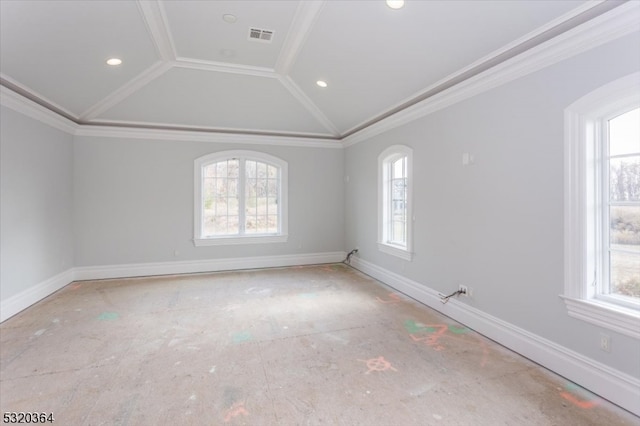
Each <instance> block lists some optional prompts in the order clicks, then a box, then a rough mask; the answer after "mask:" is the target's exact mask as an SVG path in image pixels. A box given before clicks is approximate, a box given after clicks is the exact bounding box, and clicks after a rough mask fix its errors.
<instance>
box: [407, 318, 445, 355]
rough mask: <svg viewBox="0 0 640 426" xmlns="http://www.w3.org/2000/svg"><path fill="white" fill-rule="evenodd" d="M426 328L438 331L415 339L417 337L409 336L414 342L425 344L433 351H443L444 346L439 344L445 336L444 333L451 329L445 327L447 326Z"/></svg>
mask: <svg viewBox="0 0 640 426" xmlns="http://www.w3.org/2000/svg"><path fill="white" fill-rule="evenodd" d="M424 327H425V328H433V329H436V331H435V332H434V333H429V334H427V335H425V336H421V337H415V335H413V334H409V336H410V337H411V339H412V340H413V341H414V342H424V343H425V344H426V345H427V346H430V347H432V348H433V349H435V350H436V351H438V352H440V351H441V350H443V349H444V346H442V345H441V344H440V343H439V342H440V338H441V337H442V336H443V335H444V333H446V332H447V330H448V329H449V327H448V326H447V325H445V324H435V325H425V326H424Z"/></svg>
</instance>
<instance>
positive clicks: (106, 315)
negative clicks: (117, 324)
mask: <svg viewBox="0 0 640 426" xmlns="http://www.w3.org/2000/svg"><path fill="white" fill-rule="evenodd" d="M119 316H120V315H118V313H117V312H103V313H101V314H100V315H98V319H99V320H100V321H114V320H117V319H118V317H119Z"/></svg>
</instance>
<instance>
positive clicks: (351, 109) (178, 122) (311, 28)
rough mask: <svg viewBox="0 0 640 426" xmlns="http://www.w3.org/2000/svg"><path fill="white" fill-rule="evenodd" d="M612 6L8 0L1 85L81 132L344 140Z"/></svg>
mask: <svg viewBox="0 0 640 426" xmlns="http://www.w3.org/2000/svg"><path fill="white" fill-rule="evenodd" d="M607 3H609V5H607V6H606V7H605V6H603V4H600V3H599V2H584V1H576V0H570V1H562V0H553V1H551V0H550V1H544V0H533V1H523V0H497V1H484V0H471V1H461V0H459V1H450V0H447V1H437V0H429V1H424V0H423V1H419V0H407V1H406V2H405V5H404V7H403V8H401V9H398V10H394V9H391V8H389V7H388V6H387V5H386V3H385V1H384V0H367V1H363V0H358V1H309V0H307V1H304V0H303V1H292V0H291V1H290V0H287V1H271V0H264V1H113V0H108V1H95V0H94V1H76V0H73V1H57V0H50V1H13V0H2V1H0V19H1V21H0V31H1V33H0V43H1V44H0V55H1V56H0V72H1V75H0V82H1V83H2V85H3V86H5V87H6V88H9V89H11V90H13V91H16V92H18V93H20V94H22V95H24V96H26V97H28V98H30V99H32V100H34V101H36V102H38V103H39V104H41V105H43V106H45V107H47V108H49V109H51V110H53V111H55V112H57V113H59V114H61V115H63V116H65V117H67V118H69V119H71V120H72V121H75V122H76V123H79V124H85V125H98V124H99V125H120V126H128V127H145V128H163V129H164V128H166V129H193V130H208V131H216V132H238V133H257V134H268V135H295V136H303V137H306V136H308V137H316V138H317V137H321V138H331V139H340V138H343V137H345V136H348V135H350V134H353V133H354V132H357V131H359V130H361V129H364V128H366V127H367V126H368V125H370V124H372V123H375V122H376V121H378V120H380V119H382V118H384V117H386V116H389V115H390V114H393V113H394V112H397V111H399V110H402V109H403V108H405V107H407V106H410V105H412V104H413V103H415V102H418V101H420V100H422V99H425V98H426V97H428V96H430V95H431V94H433V93H436V92H437V91H439V90H443V89H444V88H446V87H448V86H451V85H452V84H454V83H457V82H459V81H461V80H463V79H465V78H467V77H469V76H472V75H474V74H475V73H478V72H480V71H482V70H484V69H486V68H488V67H490V66H492V65H495V64H497V63H499V62H500V61H503V60H505V59H507V58H509V57H512V56H514V55H516V54H518V53H520V52H522V51H524V50H526V49H527V48H530V47H531V46H533V45H536V44H538V43H541V42H543V41H545V40H547V39H549V38H550V37H552V36H554V35H557V34H558V33H560V32H562V31H564V30H566V29H568V28H570V27H572V26H575V25H577V24H579V23H581V22H583V21H585V20H587V19H588V18H590V17H592V16H594V15H596V14H599V13H602V11H604V10H605V9H607V8H611V7H613V5H615V4H613V5H612V3H613V2H607ZM251 29H257V30H266V31H267V33H260V34H258V37H261V38H265V37H266V38H269V36H270V38H271V40H269V41H267V40H263V39H258V40H256V39H253V38H251V37H250V30H251ZM269 33H271V34H269ZM109 58H120V59H121V60H122V64H120V65H117V66H109V65H107V64H106V60H107V59H109ZM318 80H322V81H325V82H326V83H327V87H325V88H323V87H319V86H318V85H317V84H316V82H317V81H318Z"/></svg>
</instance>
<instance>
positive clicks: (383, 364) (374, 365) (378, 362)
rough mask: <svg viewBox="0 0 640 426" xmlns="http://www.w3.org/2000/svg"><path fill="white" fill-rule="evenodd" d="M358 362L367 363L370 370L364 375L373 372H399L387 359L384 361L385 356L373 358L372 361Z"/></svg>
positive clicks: (362, 360) (363, 360)
mask: <svg viewBox="0 0 640 426" xmlns="http://www.w3.org/2000/svg"><path fill="white" fill-rule="evenodd" d="M358 361H361V362H366V363H367V368H368V369H369V370H368V371H367V372H366V373H364V374H369V373H371V372H372V371H387V370H393V371H398V370H396V369H395V368H393V366H392V365H391V363H390V362H389V361H387V360H386V359H384V357H383V356H379V357H378V358H371V359H359V360H358Z"/></svg>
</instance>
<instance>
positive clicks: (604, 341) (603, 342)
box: [600, 333, 611, 352]
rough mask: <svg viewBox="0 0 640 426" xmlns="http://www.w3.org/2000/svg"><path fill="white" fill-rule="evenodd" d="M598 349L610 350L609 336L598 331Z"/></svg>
mask: <svg viewBox="0 0 640 426" xmlns="http://www.w3.org/2000/svg"><path fill="white" fill-rule="evenodd" d="M600 349H602V350H603V351H605V352H611V337H609V335H607V334H604V333H600Z"/></svg>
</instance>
